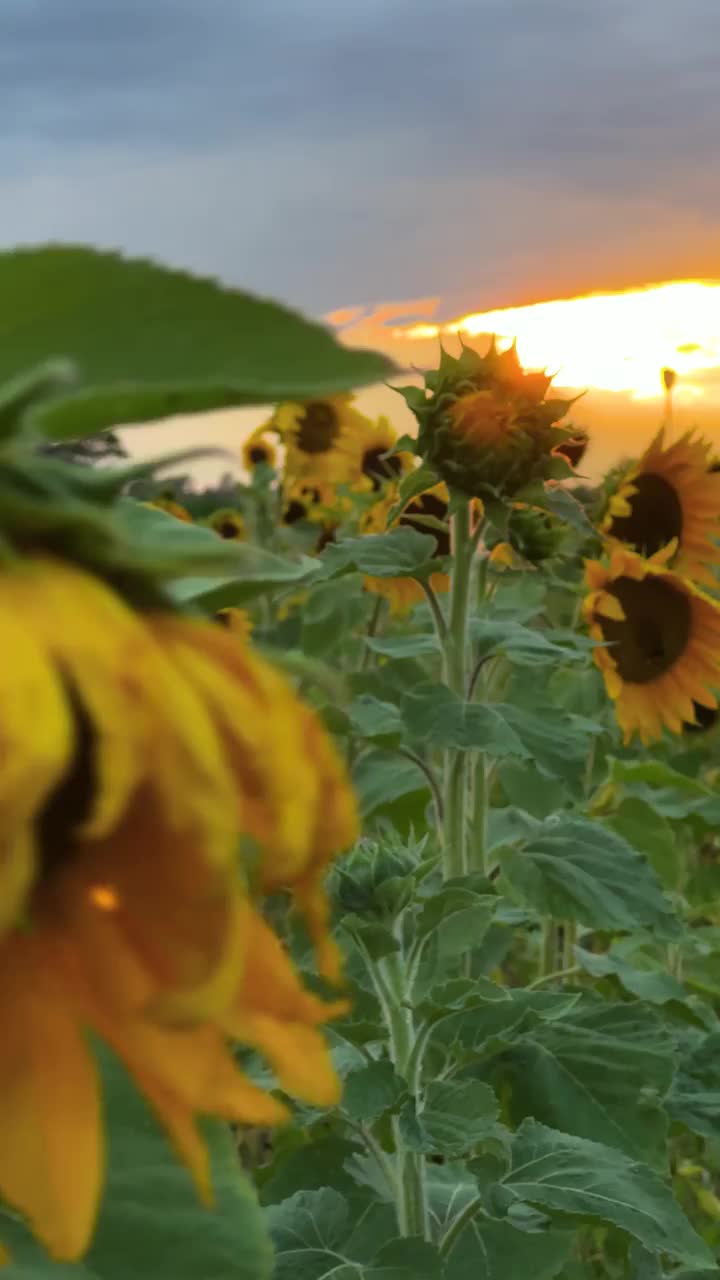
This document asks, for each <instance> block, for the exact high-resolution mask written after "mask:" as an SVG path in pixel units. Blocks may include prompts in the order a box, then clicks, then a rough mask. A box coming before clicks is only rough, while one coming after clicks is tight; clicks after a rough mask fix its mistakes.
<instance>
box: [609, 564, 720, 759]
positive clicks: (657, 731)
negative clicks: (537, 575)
mask: <svg viewBox="0 0 720 1280" xmlns="http://www.w3.org/2000/svg"><path fill="white" fill-rule="evenodd" d="M667 559H668V554H667V550H665V551H661V552H658V553H656V554H655V556H653V557H652V558H651V559H649V560H646V559H644V558H643V557H642V556H640V555H638V554H637V553H636V552H634V551H628V550H627V549H625V548H623V547H617V546H616V547H615V548H614V549H613V550H612V553H611V555H610V560H609V563H608V564H603V563H601V562H600V561H598V560H588V561H586V563H585V576H586V581H587V584H588V587H589V588H590V590H589V593H588V595H587V597H586V599H585V602H584V606H583V614H584V617H585V619H586V621H587V623H588V626H589V630H590V635H591V636H592V638H593V639H594V640H597V641H598V642H599V644H598V647H597V648H596V649H595V650H594V654H593V657H594V660H595V663H596V665H597V667H598V668H599V670H600V671H601V672H602V675H603V678H604V680H605V687H606V689H607V692H608V695H609V696H610V697H611V698H612V699H613V700H614V702H615V712H616V715H617V719H618V723H619V725H620V727H621V729H622V730H623V733H624V738H625V742H629V741H630V739H631V738H632V736H633V734H635V733H637V734H639V736H640V739H641V741H642V742H643V743H648V742H652V741H655V740H657V739H658V738H660V737H661V736H662V732H663V728H664V727H665V728H667V729H670V730H671V732H673V733H681V732H682V730H683V724H684V723H695V722H696V719H697V717H696V710H695V708H696V706H698V705H699V706H700V707H707V708H710V709H714V708H715V707H717V705H718V703H717V698H716V696H715V693H714V690H715V689H717V688H718V687H720V606H718V605H717V604H716V603H715V601H714V600H712V599H711V598H710V597H709V596H707V595H705V594H704V593H703V592H702V591H700V590H699V588H697V587H696V586H694V585H693V584H692V583H691V582H689V581H688V580H687V579H685V578H682V577H681V576H680V575H679V574H678V573H676V572H674V571H673V570H671V569H668V568H667V566H666V561H667Z"/></svg>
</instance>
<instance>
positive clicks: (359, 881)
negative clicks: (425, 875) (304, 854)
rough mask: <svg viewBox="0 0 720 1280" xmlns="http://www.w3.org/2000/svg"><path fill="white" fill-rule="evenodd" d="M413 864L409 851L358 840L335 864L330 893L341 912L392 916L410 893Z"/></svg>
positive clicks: (383, 916)
mask: <svg viewBox="0 0 720 1280" xmlns="http://www.w3.org/2000/svg"><path fill="white" fill-rule="evenodd" d="M415 866H416V863H415V860H414V858H413V856H412V854H411V853H410V852H409V851H408V850H407V849H405V848H403V847H392V846H391V847H388V846H387V845H381V844H379V843H377V842H376V841H374V840H361V841H360V842H359V844H358V845H357V846H356V848H355V850H354V852H352V853H351V854H349V855H347V856H346V857H345V858H343V860H342V862H338V863H336V865H335V867H334V869H333V875H332V881H331V888H332V890H333V896H334V898H335V900H336V901H337V903H338V906H339V907H340V910H341V911H343V912H348V911H349V912H352V913H353V914H354V915H358V916H363V917H364V918H365V919H368V918H370V919H372V918H375V919H383V918H394V917H395V916H396V915H397V912H398V911H400V910H402V908H403V907H404V906H405V905H406V903H407V902H408V901H409V898H410V896H411V894H412V876H413V871H414V870H415Z"/></svg>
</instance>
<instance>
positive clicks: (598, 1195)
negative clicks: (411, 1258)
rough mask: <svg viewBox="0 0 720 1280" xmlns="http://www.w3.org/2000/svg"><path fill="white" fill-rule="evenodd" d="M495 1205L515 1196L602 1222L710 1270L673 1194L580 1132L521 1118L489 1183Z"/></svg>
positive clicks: (563, 1215) (708, 1256)
mask: <svg viewBox="0 0 720 1280" xmlns="http://www.w3.org/2000/svg"><path fill="white" fill-rule="evenodd" d="M494 1198H495V1201H496V1204H497V1208H498V1209H501V1208H504V1209H505V1210H506V1211H507V1210H508V1209H510V1208H511V1206H512V1205H513V1204H516V1203H517V1202H518V1201H524V1202H526V1203H529V1204H532V1205H535V1206H537V1207H538V1208H541V1209H544V1210H545V1211H546V1212H548V1213H551V1214H552V1215H553V1216H555V1215H557V1217H558V1220H559V1221H560V1222H562V1220H563V1219H567V1218H568V1217H569V1218H571V1219H574V1220H575V1221H577V1220H578V1219H579V1220H580V1221H586V1222H599V1223H603V1222H604V1223H608V1224H612V1225H614V1226H616V1227H619V1228H620V1229H621V1230H623V1231H625V1232H627V1234H628V1235H629V1236H631V1237H632V1238H634V1239H636V1240H639V1241H640V1243H641V1244H643V1245H644V1246H645V1248H646V1249H648V1250H650V1252H651V1253H660V1254H663V1253H664V1254H668V1255H669V1256H670V1257H671V1258H673V1259H676V1260H677V1261H678V1262H682V1263H685V1264H686V1265H688V1266H691V1267H699V1268H700V1269H701V1270H702V1269H710V1268H712V1267H713V1266H714V1260H713V1255H712V1253H711V1252H710V1249H709V1248H708V1247H707V1245H706V1244H705V1243H704V1242H703V1241H702V1240H701V1239H700V1237H699V1236H698V1235H697V1234H696V1232H695V1231H694V1230H693V1228H692V1227H691V1226H690V1223H689V1222H688V1220H687V1218H686V1217H685V1216H684V1214H683V1213H682V1211H681V1209H680V1208H679V1206H678V1205H677V1203H676V1201H675V1200H674V1199H673V1195H672V1192H671V1190H670V1188H669V1187H668V1186H667V1185H666V1184H665V1183H664V1182H663V1181H662V1180H661V1179H660V1178H659V1177H658V1175H657V1174H656V1173H653V1171H652V1170H651V1169H649V1168H648V1167H647V1166H646V1165H644V1164H639V1163H636V1162H634V1161H632V1160H630V1159H628V1157H627V1156H625V1155H623V1154H622V1152H620V1151H617V1150H615V1149H613V1148H612V1147H608V1146H605V1145H604V1144H602V1143H599V1142H589V1141H588V1140H587V1139H586V1138H575V1137H571V1136H570V1135H569V1134H566V1133H558V1132H557V1130H555V1129H550V1128H547V1127H546V1126H545V1125H543V1124H538V1122H537V1121H536V1120H526V1121H525V1122H524V1123H523V1124H522V1125H521V1127H520V1128H519V1129H518V1131H517V1133H516V1135H515V1139H514V1141H513V1144H512V1168H511V1170H510V1172H509V1173H508V1174H507V1175H506V1176H505V1177H504V1178H503V1179H502V1181H501V1182H500V1183H498V1184H497V1185H496V1187H495V1188H494Z"/></svg>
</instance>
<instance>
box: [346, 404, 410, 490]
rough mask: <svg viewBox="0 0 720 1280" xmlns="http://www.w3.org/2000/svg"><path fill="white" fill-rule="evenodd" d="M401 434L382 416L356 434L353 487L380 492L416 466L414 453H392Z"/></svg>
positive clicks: (354, 439)
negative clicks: (387, 484)
mask: <svg viewBox="0 0 720 1280" xmlns="http://www.w3.org/2000/svg"><path fill="white" fill-rule="evenodd" d="M396 442H397V433H396V431H395V429H394V428H393V427H392V426H391V424H390V421H389V419H388V418H384V417H379V418H378V419H377V420H376V421H375V422H368V423H367V427H366V428H365V429H364V430H362V431H359V432H358V433H357V434H356V435H355V436H354V437H353V444H354V445H355V448H356V456H355V459H354V468H353V470H354V474H353V475H352V477H350V478H351V480H352V483H353V487H354V488H357V489H365V490H367V491H374V492H376V493H377V492H378V490H379V489H381V488H382V487H383V485H384V484H386V483H388V481H393V480H397V479H399V477H400V476H402V475H403V474H404V473H405V472H407V471H409V470H410V468H411V467H412V461H413V459H412V454H410V453H392V452H391V450H392V449H393V448H394V446H395V444H396Z"/></svg>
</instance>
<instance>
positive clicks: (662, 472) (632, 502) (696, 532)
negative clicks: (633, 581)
mask: <svg viewBox="0 0 720 1280" xmlns="http://www.w3.org/2000/svg"><path fill="white" fill-rule="evenodd" d="M600 531H601V533H603V534H604V535H605V536H606V537H607V538H609V539H612V540H614V541H617V542H622V543H625V544H626V545H628V546H630V547H632V548H633V549H634V550H635V551H638V552H640V554H641V555H646V556H652V555H654V554H655V552H656V551H660V550H661V549H662V548H663V547H667V546H668V545H670V544H672V546H673V548H674V549H675V554H674V556H673V561H672V564H673V568H674V569H676V570H677V572H678V573H681V574H684V575H685V576H686V577H688V578H692V579H693V580H695V581H698V582H705V583H715V582H716V578H715V575H714V574H713V572H712V570H711V568H710V566H711V565H716V564H718V563H720V549H719V548H718V544H717V539H718V538H719V537H720V474H718V473H716V472H714V471H713V470H712V462H711V456H710V446H709V445H708V444H706V443H705V442H704V441H702V440H695V439H693V436H692V433H691V432H688V434H687V435H684V436H683V437H682V439H680V440H678V441H677V442H676V443H675V444H669V445H666V444H665V443H664V433H663V431H662V430H660V431H659V432H658V434H657V435H656V436H655V439H654V440H653V441H652V443H651V444H650V446H649V448H648V449H647V450H646V451H645V453H644V454H643V456H642V458H641V459H640V461H639V462H638V463H637V464H636V465H635V466H633V467H631V468H630V470H629V471H628V472H626V474H625V476H624V477H623V479H622V481H621V483H620V485H619V488H618V489H617V492H616V493H615V494H614V495H613V496H612V497H611V498H610V501H609V504H608V509H607V512H606V515H605V518H604V520H603V522H602V524H601V526H600Z"/></svg>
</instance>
